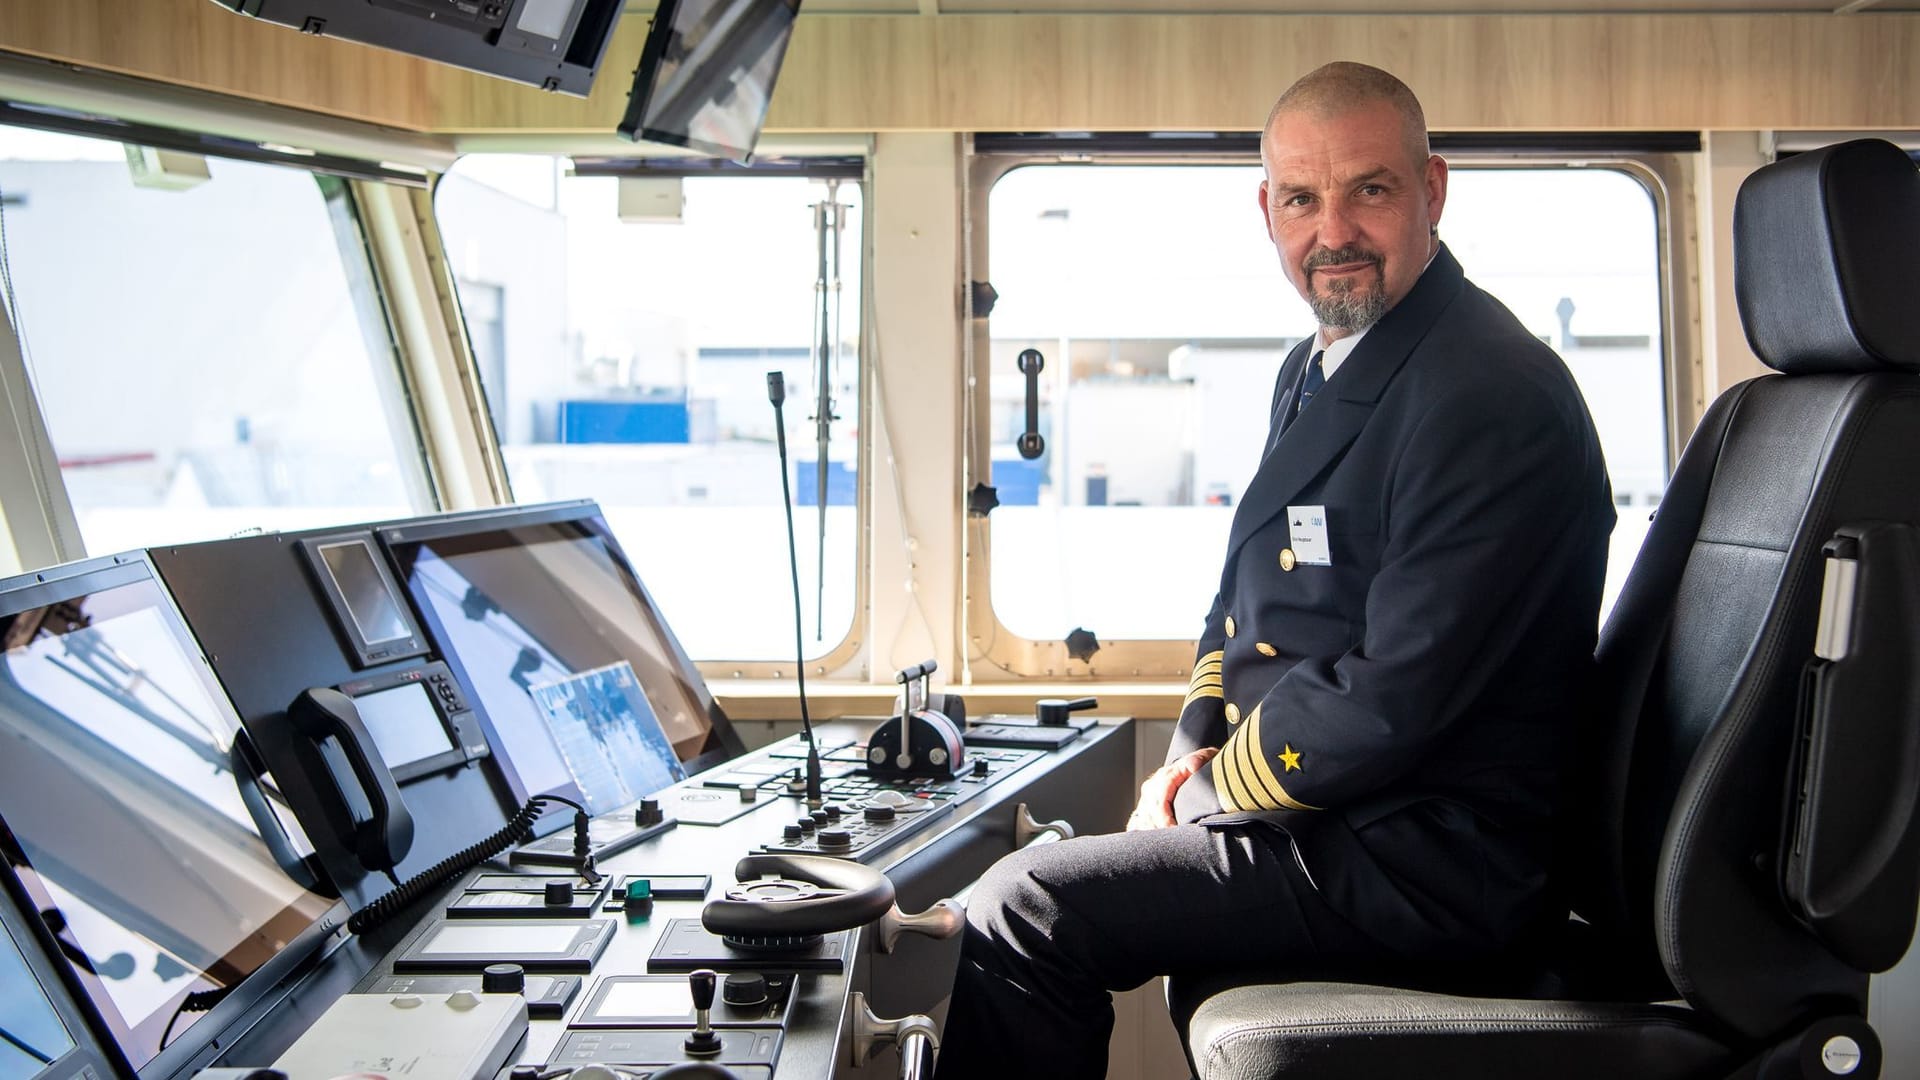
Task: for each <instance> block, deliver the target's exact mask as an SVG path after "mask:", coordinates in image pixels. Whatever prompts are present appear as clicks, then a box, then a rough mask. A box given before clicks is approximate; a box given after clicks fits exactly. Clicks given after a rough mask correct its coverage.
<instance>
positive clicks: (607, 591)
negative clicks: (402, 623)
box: [380, 504, 740, 810]
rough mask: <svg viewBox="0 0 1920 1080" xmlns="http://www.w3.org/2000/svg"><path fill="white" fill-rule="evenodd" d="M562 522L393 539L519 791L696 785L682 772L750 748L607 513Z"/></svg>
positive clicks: (544, 514)
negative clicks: (624, 551)
mask: <svg viewBox="0 0 1920 1080" xmlns="http://www.w3.org/2000/svg"><path fill="white" fill-rule="evenodd" d="M557 513H558V512H556V511H555V510H553V509H552V508H535V509H530V510H527V511H518V512H509V513H505V514H495V515H484V516H480V517H476V518H473V519H471V520H455V521H448V522H440V523H428V524H423V525H413V526H397V527H394V528H390V529H386V530H382V531H381V534H380V535H381V538H382V540H383V542H385V543H386V544H387V546H388V549H389V551H390V553H391V554H392V555H393V558H394V562H395V564H396V565H397V566H398V567H399V569H400V573H401V577H402V578H403V579H404V581H405V582H406V587H407V589H408V591H409V592H410V593H412V595H413V598H414V603H415V606H416V607H418V608H419V610H420V612H421V615H422V616H423V618H424V620H425V622H426V623H427V627H428V633H429V634H430V635H431V636H432V637H433V639H434V642H435V643H436V644H437V645H438V647H439V651H440V654H441V656H442V657H443V658H444V659H446V661H447V662H448V663H449V664H450V665H452V666H453V667H455V668H456V670H458V671H459V672H460V673H461V674H462V676H463V681H464V682H465V684H466V685H467V686H468V687H470V688H471V689H472V692H473V695H474V697H475V698H476V699H477V701H478V704H479V706H480V712H481V713H482V714H483V715H484V716H485V718H486V721H487V723H488V724H489V725H490V726H491V727H492V729H493V734H494V735H495V737H496V739H495V741H496V749H497V750H499V751H500V752H501V754H502V755H503V756H504V757H505V758H506V759H507V763H508V766H509V768H510V770H511V772H512V773H513V774H514V775H515V776H516V777H517V780H518V785H517V786H518V787H519V788H520V789H521V790H520V791H519V792H518V793H517V794H519V796H520V797H522V798H525V797H527V796H529V795H541V794H549V793H554V794H567V795H570V796H579V795H582V794H587V795H590V796H591V799H592V801H595V802H603V801H605V800H606V799H609V798H615V797H619V793H620V792H621V791H622V790H623V787H622V785H624V790H625V791H626V793H627V794H628V795H629V796H630V797H631V798H638V797H640V796H643V795H647V794H651V793H652V790H658V788H659V787H664V786H665V785H666V784H667V783H670V782H672V780H673V779H677V778H678V777H680V776H684V775H685V772H684V771H683V770H682V768H681V764H682V763H687V764H692V765H695V767H704V766H705V765H707V764H712V763H715V762H717V761H720V760H724V759H725V758H727V757H730V756H732V755H734V754H737V753H739V752H740V745H739V739H738V737H737V736H735V735H734V734H733V731H732V729H731V727H730V726H728V725H727V723H726V720H725V718H724V717H723V716H722V715H721V714H720V712H719V710H718V709H716V708H714V707H713V705H712V700H711V698H710V697H709V696H708V695H707V693H706V690H705V684H704V683H703V682H702V681H701V679H700V675H699V673H698V672H697V671H695V670H694V668H693V665H692V664H691V663H689V662H688V660H687V658H686V655H685V654H684V653H683V652H682V651H681V650H680V646H679V644H678V643H677V642H676V641H675V640H674V637H673V635H672V633H671V632H670V631H669V630H668V629H667V626H666V624H665V622H663V621H662V620H661V618H660V616H659V613H658V611H657V609H656V608H655V607H654V605H653V601H652V599H651V598H650V597H649V596H648V595H647V592H646V589H645V588H644V587H642V586H641V584H640V582H639V580H638V579H637V578H635V577H634V575H633V571H632V569H631V568H630V567H629V566H628V564H627V561H626V559H625V558H624V557H623V556H622V555H621V554H620V551H619V548H618V546H617V545H616V544H615V543H614V542H613V540H612V536H611V534H610V533H609V532H608V531H607V526H606V523H605V522H604V521H602V520H601V518H600V517H599V515H598V513H597V508H595V507H593V506H592V505H591V504H584V505H583V506H580V507H577V508H570V509H569V510H568V511H566V514H567V515H568V516H559V517H557ZM556 517H557V519H556ZM623 682H625V683H628V684H630V685H622V684H623ZM656 731H657V732H658V734H655V733H653V732H656ZM662 736H664V738H662ZM663 742H664V745H662V743H663ZM668 748H670V752H663V751H666V750H667V749H668ZM583 750H591V751H592V752H593V753H592V754H591V755H588V756H582V754H581V751H583ZM570 754H571V755H573V756H574V761H573V763H572V764H571V765H570V763H569V755H570ZM614 757H618V758H620V759H621V761H620V763H619V764H618V765H617V766H615V767H613V769H612V772H613V773H614V774H616V775H613V776H611V777H606V776H603V777H602V779H604V780H605V781H606V783H605V784H604V786H601V787H600V788H599V789H598V790H593V789H594V788H595V784H596V781H595V780H592V779H589V780H587V781H586V782H585V783H584V784H583V783H582V781H581V778H582V777H586V776H588V775H589V769H588V768H587V767H586V766H591V767H593V768H594V769H598V768H599V765H600V764H601V762H602V761H603V759H611V758H614ZM602 772H604V770H602ZM649 788H651V789H652V790H648V789H649ZM601 792H611V793H612V794H611V795H604V796H603V795H602V794H601ZM629 801H630V800H629ZM595 809H596V810H599V809H605V807H604V806H596V807H595Z"/></svg>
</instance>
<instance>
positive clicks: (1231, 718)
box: [1227, 701, 1240, 724]
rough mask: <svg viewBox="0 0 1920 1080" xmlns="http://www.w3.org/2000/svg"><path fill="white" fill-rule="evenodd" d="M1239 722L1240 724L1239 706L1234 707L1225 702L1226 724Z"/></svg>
mask: <svg viewBox="0 0 1920 1080" xmlns="http://www.w3.org/2000/svg"><path fill="white" fill-rule="evenodd" d="M1239 722H1240V706H1238V705H1235V704H1234V703H1233V702H1231V701H1229V702H1227V723H1229V724H1237V723H1239Z"/></svg>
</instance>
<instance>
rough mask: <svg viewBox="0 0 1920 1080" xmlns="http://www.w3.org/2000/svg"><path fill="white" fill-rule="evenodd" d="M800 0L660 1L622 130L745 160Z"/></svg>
mask: <svg viewBox="0 0 1920 1080" xmlns="http://www.w3.org/2000/svg"><path fill="white" fill-rule="evenodd" d="M799 8H800V3H799V0H677V2H674V0H666V2H663V3H662V4H661V5H660V7H659V9H658V11H657V13H656V14H655V16H654V24H653V29H652V30H651V32H650V33H649V34H648V36H647V44H646V46H645V48H644V49H643V50H642V51H641V57H640V70H639V71H638V72H636V73H635V75H634V81H633V91H632V96H631V99H630V100H629V103H628V107H627V114H626V117H625V119H623V120H622V121H621V123H620V131H621V132H622V133H623V134H625V135H628V136H629V137H631V138H640V139H652V140H655V141H658V142H665V143H671V144H673V145H676V146H686V147H691V148H693V149H696V150H702V151H705V152H707V153H709V154H718V155H720V156H722V157H729V158H734V159H736V160H744V159H745V158H746V157H748V156H749V155H750V154H751V153H752V152H753V145H754V143H755V142H756V141H757V140H758V139H759V136H760V124H761V122H762V121H764V120H765V119H766V115H767V104H768V102H769V101H770V100H771V99H772V97H773V82H774V79H775V78H776V77H777V76H778V75H779V74H780V62H781V61H782V60H783V59H784V58H785V57H786V54H787V39H788V38H789V37H790V36H791V35H792V33H793V18H794V15H795V14H797V13H798V11H799Z"/></svg>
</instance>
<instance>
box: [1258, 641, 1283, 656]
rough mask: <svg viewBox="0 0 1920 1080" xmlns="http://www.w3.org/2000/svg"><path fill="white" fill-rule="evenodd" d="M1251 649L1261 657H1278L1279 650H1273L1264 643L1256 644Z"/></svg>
mask: <svg viewBox="0 0 1920 1080" xmlns="http://www.w3.org/2000/svg"><path fill="white" fill-rule="evenodd" d="M1253 647H1254V649H1256V650H1257V651H1258V652H1259V653H1260V655H1261V656H1279V655H1280V650H1279V649H1276V648H1274V647H1273V646H1271V645H1269V644H1267V643H1266V642H1264V641H1261V642H1256V643H1255V644H1254V646H1253Z"/></svg>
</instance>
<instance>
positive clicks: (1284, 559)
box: [1280, 548, 1297, 573]
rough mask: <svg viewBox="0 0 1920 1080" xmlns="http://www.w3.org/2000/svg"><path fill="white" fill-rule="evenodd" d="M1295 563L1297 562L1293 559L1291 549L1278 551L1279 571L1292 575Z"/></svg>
mask: <svg viewBox="0 0 1920 1080" xmlns="http://www.w3.org/2000/svg"><path fill="white" fill-rule="evenodd" d="M1296 561H1297V560H1296V558H1295V557H1294V554H1293V549H1292V548H1281V549H1280V569H1282V570H1285V571H1286V572H1288V573H1292V572H1293V567H1294V564H1295V562H1296Z"/></svg>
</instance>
